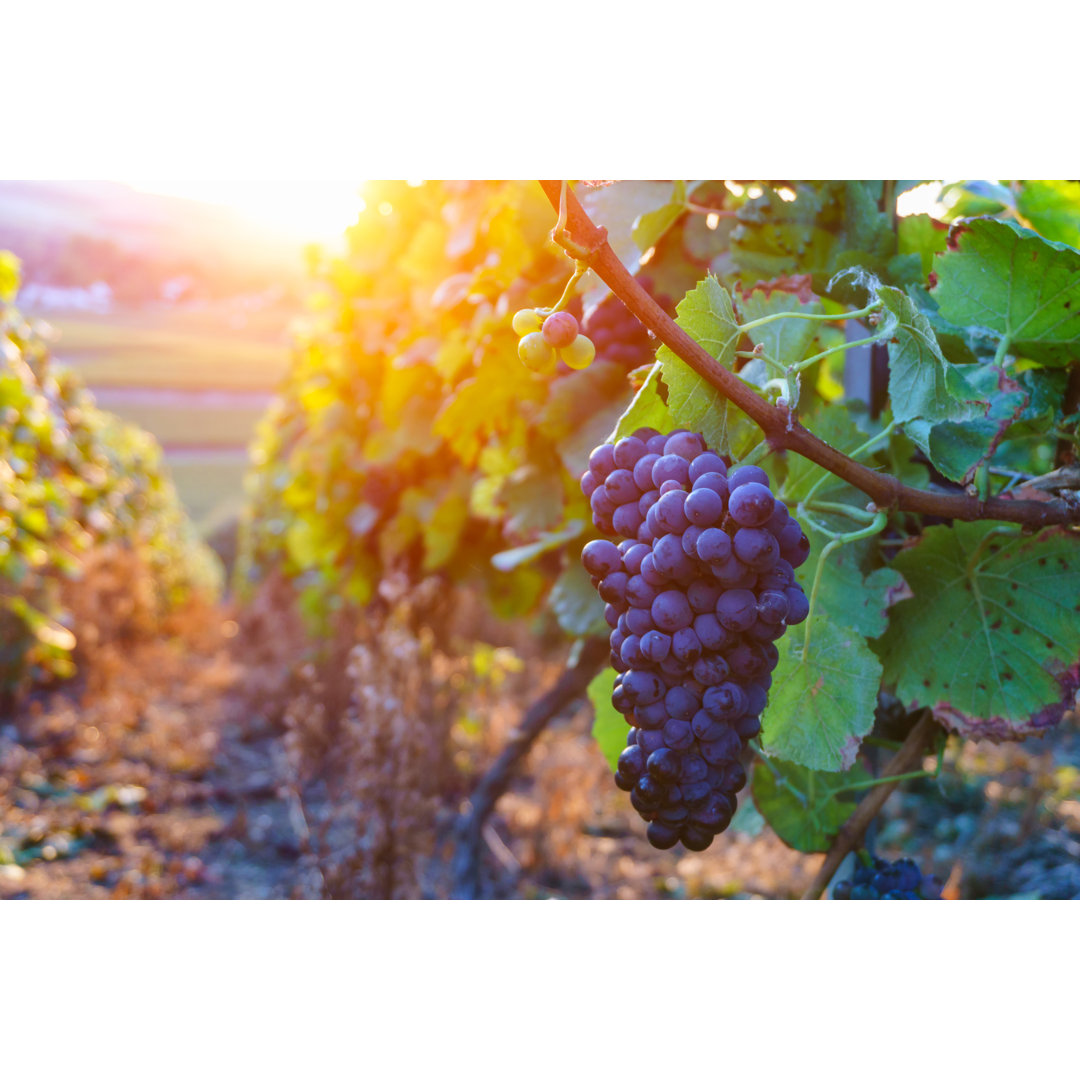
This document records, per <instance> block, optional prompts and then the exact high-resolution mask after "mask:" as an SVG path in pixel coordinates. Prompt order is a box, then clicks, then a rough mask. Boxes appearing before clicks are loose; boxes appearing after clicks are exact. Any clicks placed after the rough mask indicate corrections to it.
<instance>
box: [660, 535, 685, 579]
mask: <svg viewBox="0 0 1080 1080" xmlns="http://www.w3.org/2000/svg"><path fill="white" fill-rule="evenodd" d="M652 559H653V566H655V567H656V569H657V570H658V571H659V572H660V573H661V574H663V575H664V576H665V577H666V578H674V577H676V576H677V575H678V574H680V573H683V572H684V571H686V570H688V569H693V565H694V564H693V563H692V562H690V558H689V556H688V555H687V554H686V552H685V551H683V549H682V542H681V541H680V539H679V537H678V536H677V535H676V534H675V533H668V534H667V536H661V537H660V539H659V540H657V541H656V543H655V544H653V550H652Z"/></svg>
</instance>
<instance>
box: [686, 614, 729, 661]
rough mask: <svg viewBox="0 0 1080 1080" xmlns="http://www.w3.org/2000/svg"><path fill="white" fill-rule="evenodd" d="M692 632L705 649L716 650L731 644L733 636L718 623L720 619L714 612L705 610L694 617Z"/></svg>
mask: <svg viewBox="0 0 1080 1080" xmlns="http://www.w3.org/2000/svg"><path fill="white" fill-rule="evenodd" d="M694 633H695V634H697V636H698V640H699V641H700V642H701V644H702V645H703V646H704V647H705V648H706V649H711V650H712V651H714V652H718V651H719V650H721V649H726V648H727V647H728V646H729V645H731V644H733V642H734V640H735V639H734V637H733V636H732V634H731V633H730V632H729V631H727V630H725V629H724V627H723V626H721V625H720V620H719V619H718V618H717V617H716V615H715V614H710V613H709V612H706V613H705V614H703V615H699V616H698V617H697V618H696V619H694Z"/></svg>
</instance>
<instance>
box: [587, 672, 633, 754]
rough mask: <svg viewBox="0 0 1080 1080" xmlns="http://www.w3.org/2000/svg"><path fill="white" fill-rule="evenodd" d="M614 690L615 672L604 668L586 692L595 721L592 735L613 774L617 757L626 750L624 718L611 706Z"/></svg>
mask: <svg viewBox="0 0 1080 1080" xmlns="http://www.w3.org/2000/svg"><path fill="white" fill-rule="evenodd" d="M614 689H615V672H614V670H613V669H612V668H609V667H605V668H604V670H603V671H601V672H600V673H599V674H598V675H596V677H595V678H594V679H593V681H592V682H591V683H589V689H588V691H587V693H588V695H589V700H590V701H591V702H592V705H593V712H594V714H595V719H594V720H593V727H592V733H593V738H594V739H596V742H597V744H598V745H599V747H600V750H601V752H602V753H603V755H604V757H605V758H606V759H607V763H608V764H609V765H610V766H611V771H612V772H614V771H615V769H616V767H617V766H618V764H619V755H620V754H621V753H622V752H623V751H624V750H625V749H626V718H625V717H624V716H623V714H622V713H621V712H619V711H618V710H617V709H616V708H615V706H614V705H612V704H611V692H612V690H614Z"/></svg>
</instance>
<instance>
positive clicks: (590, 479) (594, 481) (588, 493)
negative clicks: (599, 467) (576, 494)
mask: <svg viewBox="0 0 1080 1080" xmlns="http://www.w3.org/2000/svg"><path fill="white" fill-rule="evenodd" d="M599 486H600V478H599V477H598V476H596V474H595V473H591V472H586V473H582V474H581V494H582V495H584V496H585V498H586V499H588V498H591V497H592V493H593V492H594V491H595V490H596V489H597V488H598V487H599Z"/></svg>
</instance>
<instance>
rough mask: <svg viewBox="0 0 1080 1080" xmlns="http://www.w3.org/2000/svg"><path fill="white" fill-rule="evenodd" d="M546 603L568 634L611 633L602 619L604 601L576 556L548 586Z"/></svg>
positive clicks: (593, 634)
mask: <svg viewBox="0 0 1080 1080" xmlns="http://www.w3.org/2000/svg"><path fill="white" fill-rule="evenodd" d="M548 603H549V604H550V605H551V610H552V611H553V612H555V618H556V619H557V620H558V623H559V626H561V627H562V629H563V630H564V631H565V632H566V633H567V634H569V635H570V636H571V637H590V636H594V637H595V636H597V635H601V636H604V637H606V636H607V635H608V634H609V633H610V632H611V631H610V628H609V627H608V624H607V623H606V622H605V621H604V601H603V600H601V599H600V597H599V595H598V594H597V592H596V590H595V589H594V588H593V584H592V582H591V581H590V580H589V575H588V574H587V573H585V568H584V567H583V566H582V565H581V563H580V562H579V561H578V560H577V559H572V560H570V561H569V562H568V563H567V564H566V567H565V568H564V569H563V572H562V573H561V574H560V575H559V577H558V579H557V580H556V582H555V584H554V585H553V586H552V589H551V595H550V596H549V597H548Z"/></svg>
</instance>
